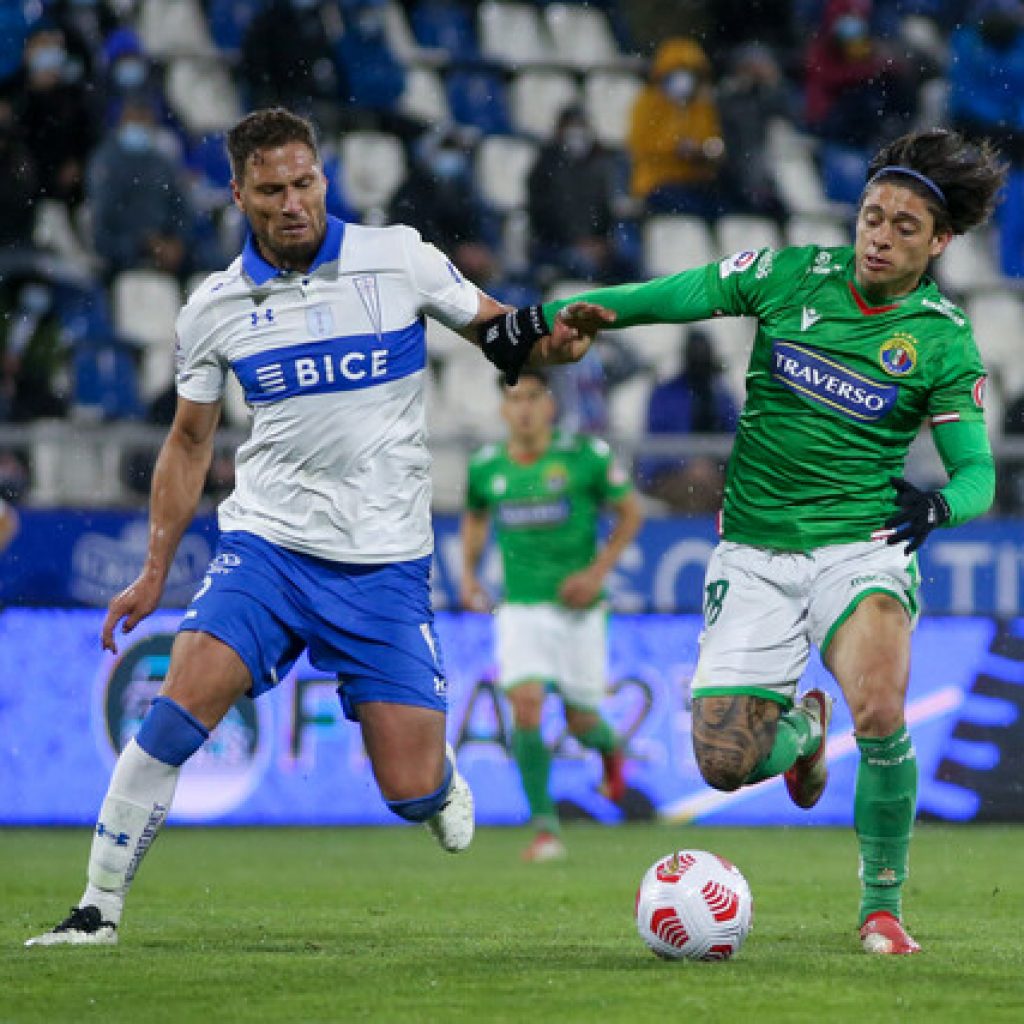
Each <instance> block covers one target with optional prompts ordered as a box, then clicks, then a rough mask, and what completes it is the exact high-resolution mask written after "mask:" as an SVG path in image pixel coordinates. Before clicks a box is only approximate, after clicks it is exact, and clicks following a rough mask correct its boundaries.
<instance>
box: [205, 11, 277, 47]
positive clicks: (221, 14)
mask: <svg viewBox="0 0 1024 1024" xmlns="http://www.w3.org/2000/svg"><path fill="white" fill-rule="evenodd" d="M264 3H265V0H209V2H208V3H207V5H206V19H207V22H208V23H209V28H210V35H211V36H212V38H213V41H214V43H216V45H217V49H218V50H225V51H227V52H235V51H237V50H240V49H241V47H242V39H243V38H244V37H245V31H246V29H247V28H248V27H249V23H250V22H251V21H252V19H253V17H254V16H255V15H256V14H257V12H258V11H259V10H260V9H261V8H262V7H263V5H264Z"/></svg>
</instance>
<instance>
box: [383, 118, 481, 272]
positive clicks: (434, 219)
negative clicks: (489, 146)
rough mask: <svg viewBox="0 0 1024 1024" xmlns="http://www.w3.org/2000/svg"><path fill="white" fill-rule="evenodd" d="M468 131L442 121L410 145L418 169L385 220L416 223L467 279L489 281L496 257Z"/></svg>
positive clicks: (405, 183) (404, 184)
mask: <svg viewBox="0 0 1024 1024" xmlns="http://www.w3.org/2000/svg"><path fill="white" fill-rule="evenodd" d="M472 144H473V136H472V134H471V133H470V132H469V131H468V130H466V129H464V128H459V127H455V126H452V125H443V126H439V127H438V128H436V129H435V130H434V131H433V132H430V133H429V134H427V135H425V136H424V137H423V138H422V139H421V140H420V142H419V144H418V145H417V146H416V147H415V148H414V153H413V159H414V162H415V167H416V172H415V173H413V174H410V175H409V176H408V177H407V178H406V179H405V181H404V182H403V183H402V185H401V186H400V187H399V189H398V191H397V192H396V193H395V195H394V198H393V199H392V201H391V208H390V211H389V214H390V215H389V220H390V221H391V222H392V223H396V224H397V223H402V224H409V225H410V226H412V227H414V228H416V230H417V231H419V233H420V234H421V235H422V236H423V239H424V240H425V241H427V242H432V243H433V244H434V245H436V246H437V247H438V248H439V249H441V251H442V252H445V253H447V254H448V256H449V257H450V258H451V260H452V262H453V263H454V264H455V266H456V267H458V268H459V270H461V271H462V273H463V274H465V275H466V277H468V278H469V279H470V280H472V281H476V282H477V283H479V284H486V283H489V282H492V281H493V279H494V278H495V276H496V274H497V273H498V270H499V266H498V258H497V256H496V255H495V252H494V249H493V247H492V246H491V244H489V242H488V239H487V234H488V229H487V223H486V210H485V207H484V204H483V201H482V200H481V198H480V197H479V195H478V193H477V190H476V186H475V184H474V181H473V173H472V155H473V150H472Z"/></svg>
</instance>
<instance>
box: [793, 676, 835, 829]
mask: <svg viewBox="0 0 1024 1024" xmlns="http://www.w3.org/2000/svg"><path fill="white" fill-rule="evenodd" d="M800 706H801V708H802V709H803V711H804V712H805V713H806V714H807V716H808V718H810V719H811V720H812V721H813V722H817V723H818V726H819V728H820V731H821V742H820V743H819V744H818V749H817V750H815V751H814V753H813V754H808V756H807V757H798V758H797V759H796V761H795V762H794V763H793V767H792V768H790V769H789V771H788V772H786V774H785V779H786V789H787V790H788V792H789V798H790V800H792V801H793V803H795V804H796V805H797V807H802V808H804V810H808V809H810V808H811V807H813V806H814V805H815V804H816V803H817V802H818V801H819V800H820V799H821V794H822V793H824V792H825V785H826V783H827V782H828V758H827V757H826V756H825V748H826V746H827V744H828V727H829V723H830V722H831V721H832V698H831V697H830V696H829V695H828V694H827V693H825V691H824V690H808V691H807V692H806V693H805V694H804V695H803V696H802V697H801V698H800Z"/></svg>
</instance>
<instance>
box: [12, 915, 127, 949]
mask: <svg viewBox="0 0 1024 1024" xmlns="http://www.w3.org/2000/svg"><path fill="white" fill-rule="evenodd" d="M25 945H26V946H116V945H117V925H116V924H114V923H113V921H104V920H103V915H102V914H101V913H100V908H99V907H94V906H88V907H72V908H71V913H70V914H68V916H67V917H65V918H64V920H63V921H61V923H60V924H59V925H57V926H56V927H55V928H54V929H52V930H51V931H48V932H43V934H42V935H36V936H35V937H34V938H31V939H27V940H26V942H25Z"/></svg>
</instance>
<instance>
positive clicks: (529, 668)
mask: <svg viewBox="0 0 1024 1024" xmlns="http://www.w3.org/2000/svg"><path fill="white" fill-rule="evenodd" d="M497 632H498V672H499V679H500V681H501V686H502V689H505V690H510V689H512V688H513V687H514V686H518V685H519V684H520V683H525V682H529V681H532V680H540V681H541V682H544V683H547V684H550V685H552V686H554V687H556V688H557V690H558V692H559V694H560V695H561V697H562V700H563V701H565V703H566V704H568V705H570V706H571V707H574V708H580V709H581V710H584V711H596V710H597V709H598V707H599V706H600V704H601V701H602V700H603V699H604V696H605V692H606V676H607V672H608V613H607V610H606V609H605V607H604V606H603V605H599V606H598V607H596V608H586V609H583V610H579V611H577V610H576V609H573V608H564V607H562V606H561V605H555V604H504V605H502V606H501V607H500V608H499V609H498V614H497Z"/></svg>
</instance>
